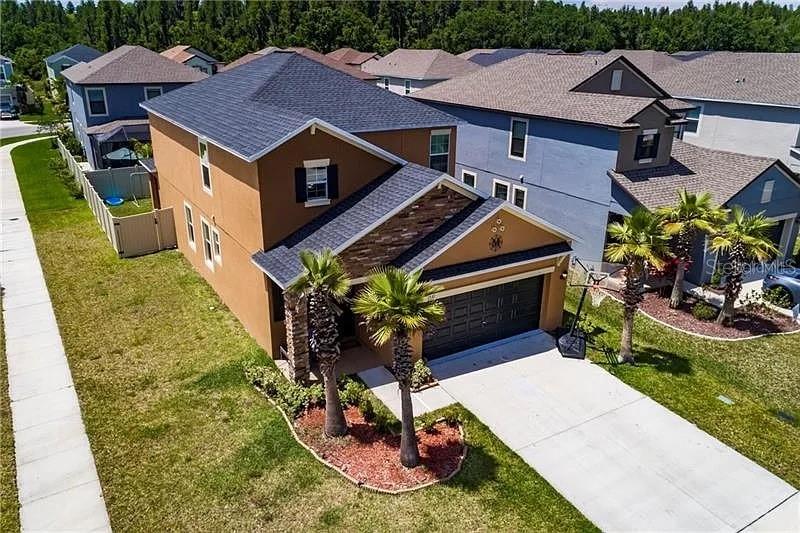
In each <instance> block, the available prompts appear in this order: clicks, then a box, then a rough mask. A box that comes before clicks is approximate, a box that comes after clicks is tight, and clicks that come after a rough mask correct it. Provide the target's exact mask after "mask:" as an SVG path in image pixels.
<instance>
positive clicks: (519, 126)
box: [508, 118, 528, 161]
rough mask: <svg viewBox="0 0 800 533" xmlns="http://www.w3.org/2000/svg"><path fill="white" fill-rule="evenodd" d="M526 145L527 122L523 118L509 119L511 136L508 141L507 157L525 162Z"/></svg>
mask: <svg viewBox="0 0 800 533" xmlns="http://www.w3.org/2000/svg"><path fill="white" fill-rule="evenodd" d="M527 145H528V121H527V120H526V119H524V118H512V119H511V134H510V136H509V140H508V157H510V158H512V159H521V160H522V161H525V149H526V148H527Z"/></svg>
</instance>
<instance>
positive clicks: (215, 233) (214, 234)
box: [211, 226, 222, 266]
mask: <svg viewBox="0 0 800 533" xmlns="http://www.w3.org/2000/svg"><path fill="white" fill-rule="evenodd" d="M215 239H216V241H215ZM215 242H216V246H214V243H215ZM217 248H219V251H217ZM211 256H212V257H213V258H214V262H215V263H217V264H218V265H220V266H221V265H222V237H221V235H220V234H219V229H217V228H216V226H214V227H212V228H211Z"/></svg>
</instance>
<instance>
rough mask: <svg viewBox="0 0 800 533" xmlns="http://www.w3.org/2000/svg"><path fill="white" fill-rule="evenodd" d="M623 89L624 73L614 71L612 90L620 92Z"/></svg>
mask: <svg viewBox="0 0 800 533" xmlns="http://www.w3.org/2000/svg"><path fill="white" fill-rule="evenodd" d="M620 89H622V71H621V70H614V71H612V72H611V90H612V91H619V90H620Z"/></svg>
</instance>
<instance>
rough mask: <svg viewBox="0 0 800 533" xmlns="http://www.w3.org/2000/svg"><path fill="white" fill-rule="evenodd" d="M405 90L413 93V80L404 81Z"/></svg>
mask: <svg viewBox="0 0 800 533" xmlns="http://www.w3.org/2000/svg"><path fill="white" fill-rule="evenodd" d="M403 91H404V92H405V94H411V80H406V81H404V82H403Z"/></svg>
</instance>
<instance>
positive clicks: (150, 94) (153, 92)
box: [144, 87, 164, 100]
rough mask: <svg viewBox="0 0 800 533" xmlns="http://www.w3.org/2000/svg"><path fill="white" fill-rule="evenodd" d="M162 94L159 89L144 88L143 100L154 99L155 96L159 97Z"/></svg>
mask: <svg viewBox="0 0 800 533" xmlns="http://www.w3.org/2000/svg"><path fill="white" fill-rule="evenodd" d="M162 94H164V91H163V90H162V89H161V87H145V88H144V99H145V100H150V99H151V98H155V97H156V96H161V95H162Z"/></svg>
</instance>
